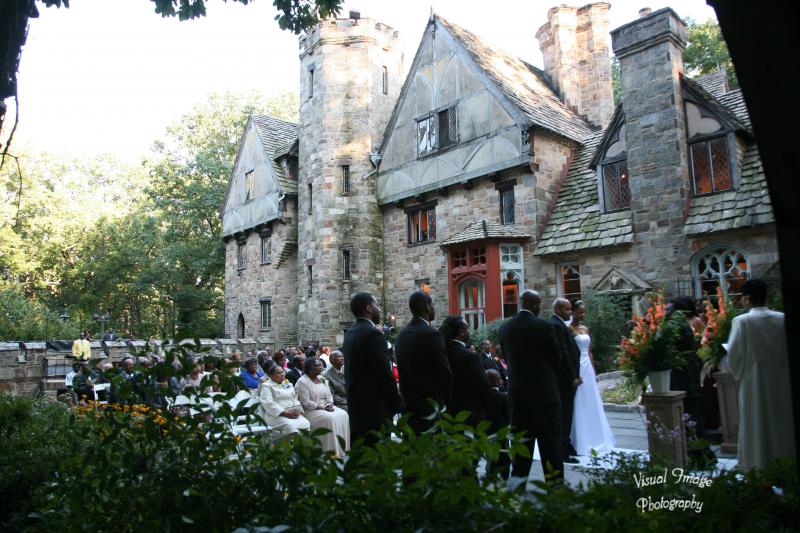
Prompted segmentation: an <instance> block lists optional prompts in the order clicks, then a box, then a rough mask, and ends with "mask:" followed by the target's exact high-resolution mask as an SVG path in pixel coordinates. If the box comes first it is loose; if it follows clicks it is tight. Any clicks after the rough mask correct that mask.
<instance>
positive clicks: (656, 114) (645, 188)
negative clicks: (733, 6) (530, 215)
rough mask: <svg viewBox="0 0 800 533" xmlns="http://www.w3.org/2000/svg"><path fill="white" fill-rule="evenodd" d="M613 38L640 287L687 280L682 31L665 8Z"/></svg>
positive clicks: (677, 19) (616, 32) (619, 30)
mask: <svg viewBox="0 0 800 533" xmlns="http://www.w3.org/2000/svg"><path fill="white" fill-rule="evenodd" d="M642 15H643V16H642V17H641V18H639V19H638V20H635V21H633V22H631V23H628V24H625V25H624V26H621V27H619V28H617V29H615V30H614V31H613V32H611V39H612V44H613V47H614V54H615V55H616V56H617V58H619V65H620V85H621V89H622V109H623V111H624V112H625V131H626V134H625V138H626V142H627V156H628V170H629V172H630V192H631V214H632V218H633V230H634V234H635V238H636V243H637V244H640V245H641V246H638V247H637V248H638V250H640V254H641V255H640V264H641V266H642V271H643V272H645V273H646V274H645V277H646V281H648V282H651V283H653V284H662V283H668V282H669V281H672V280H675V279H677V278H679V277H685V276H688V275H689V270H688V269H689V264H690V256H691V251H690V250H689V248H688V246H687V243H686V239H685V238H684V236H683V232H684V219H685V210H686V208H687V198H688V197H689V191H688V186H689V169H688V154H687V148H686V120H685V116H684V115H685V113H684V107H683V97H682V94H681V80H680V75H681V73H682V72H683V49H684V46H685V45H686V27H685V25H684V23H683V21H682V20H681V19H680V17H678V15H677V14H676V13H675V12H674V11H673V10H672V9H670V8H665V9H660V10H658V11H654V12H653V13H647V11H643V13H642Z"/></svg>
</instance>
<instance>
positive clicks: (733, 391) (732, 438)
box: [714, 372, 739, 455]
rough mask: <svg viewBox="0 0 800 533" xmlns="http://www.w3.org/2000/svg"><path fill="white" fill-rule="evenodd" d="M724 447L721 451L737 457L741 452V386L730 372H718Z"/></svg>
mask: <svg viewBox="0 0 800 533" xmlns="http://www.w3.org/2000/svg"><path fill="white" fill-rule="evenodd" d="M714 379H715V380H716V381H717V398H719V416H720V420H721V421H722V446H720V449H719V451H720V452H722V453H725V454H731V455H736V453H737V452H738V450H739V384H738V383H736V378H734V377H733V374H731V373H730V372H716V373H715V374H714Z"/></svg>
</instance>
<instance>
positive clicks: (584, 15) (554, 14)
mask: <svg viewBox="0 0 800 533" xmlns="http://www.w3.org/2000/svg"><path fill="white" fill-rule="evenodd" d="M610 7H611V5H610V4H607V3H604V2H595V3H593V4H588V5H585V6H583V7H581V8H576V7H572V6H567V5H561V6H558V7H554V8H552V9H551V10H550V11H548V13H547V23H546V24H544V25H543V26H542V27H541V28H539V30H538V31H537V32H536V38H537V39H538V40H539V48H540V49H541V51H542V58H543V59H544V70H545V72H546V73H547V75H548V76H549V77H550V80H551V82H552V83H553V85H554V86H555V87H556V89H557V90H558V92H559V94H560V95H561V98H562V100H563V101H564V103H566V104H567V105H568V106H569V107H570V109H572V110H574V111H575V112H576V113H578V114H579V115H582V116H584V117H586V118H587V119H588V120H589V121H590V122H591V123H592V124H595V125H597V126H600V127H603V128H604V127H606V126H607V125H608V123H609V121H610V120H611V116H612V115H613V114H614V91H613V89H612V85H611V63H610V62H609V61H608V52H609V35H608V10H609V8H610Z"/></svg>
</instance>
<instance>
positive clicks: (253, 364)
mask: <svg viewBox="0 0 800 533" xmlns="http://www.w3.org/2000/svg"><path fill="white" fill-rule="evenodd" d="M242 378H243V379H244V384H245V385H246V386H247V388H248V389H251V390H255V389H257V388H258V385H259V384H260V383H261V381H263V378H264V372H262V371H261V369H260V368H258V361H257V360H256V358H255V357H251V358H250V359H247V360H246V361H245V362H244V372H242Z"/></svg>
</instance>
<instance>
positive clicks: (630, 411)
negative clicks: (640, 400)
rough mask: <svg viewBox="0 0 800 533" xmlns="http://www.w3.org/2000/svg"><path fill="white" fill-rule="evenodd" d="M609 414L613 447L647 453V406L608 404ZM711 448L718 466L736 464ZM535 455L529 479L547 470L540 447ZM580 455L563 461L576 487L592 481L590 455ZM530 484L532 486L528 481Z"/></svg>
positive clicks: (565, 470)
mask: <svg viewBox="0 0 800 533" xmlns="http://www.w3.org/2000/svg"><path fill="white" fill-rule="evenodd" d="M622 409H624V410H622ZM606 416H607V417H608V422H609V424H610V425H611V430H612V431H613V432H614V437H615V438H616V441H617V442H616V444H617V445H616V447H615V448H614V450H613V451H614V452H619V453H625V454H635V453H640V454H643V455H644V456H645V457H646V456H647V431H646V430H645V423H646V421H645V415H644V410H642V409H640V408H638V406H636V407H627V406H615V405H609V404H606ZM711 449H712V450H713V451H714V453H715V454H716V455H717V461H718V462H717V470H730V469H732V468H734V467H735V466H736V457H734V456H725V455H722V454H721V453H720V451H719V445H712V446H711ZM602 455H603V454H601V456H602ZM533 458H534V462H533V467H532V468H531V475H530V477H529V478H528V479H529V480H542V479H544V472H543V471H542V463H541V460H540V459H539V450H538V447H537V449H536V450H535V451H534V454H533ZM578 459H579V460H580V463H578V464H565V465H564V476H565V479H566V481H567V483H569V484H570V485H571V486H573V487H577V486H578V485H580V484H584V485H585V484H586V483H588V481H589V478H588V477H587V475H586V474H585V472H584V470H585V469H586V468H587V467H588V466H590V458H589V456H585V455H584V456H580V457H578ZM529 487H533V486H532V485H529Z"/></svg>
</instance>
